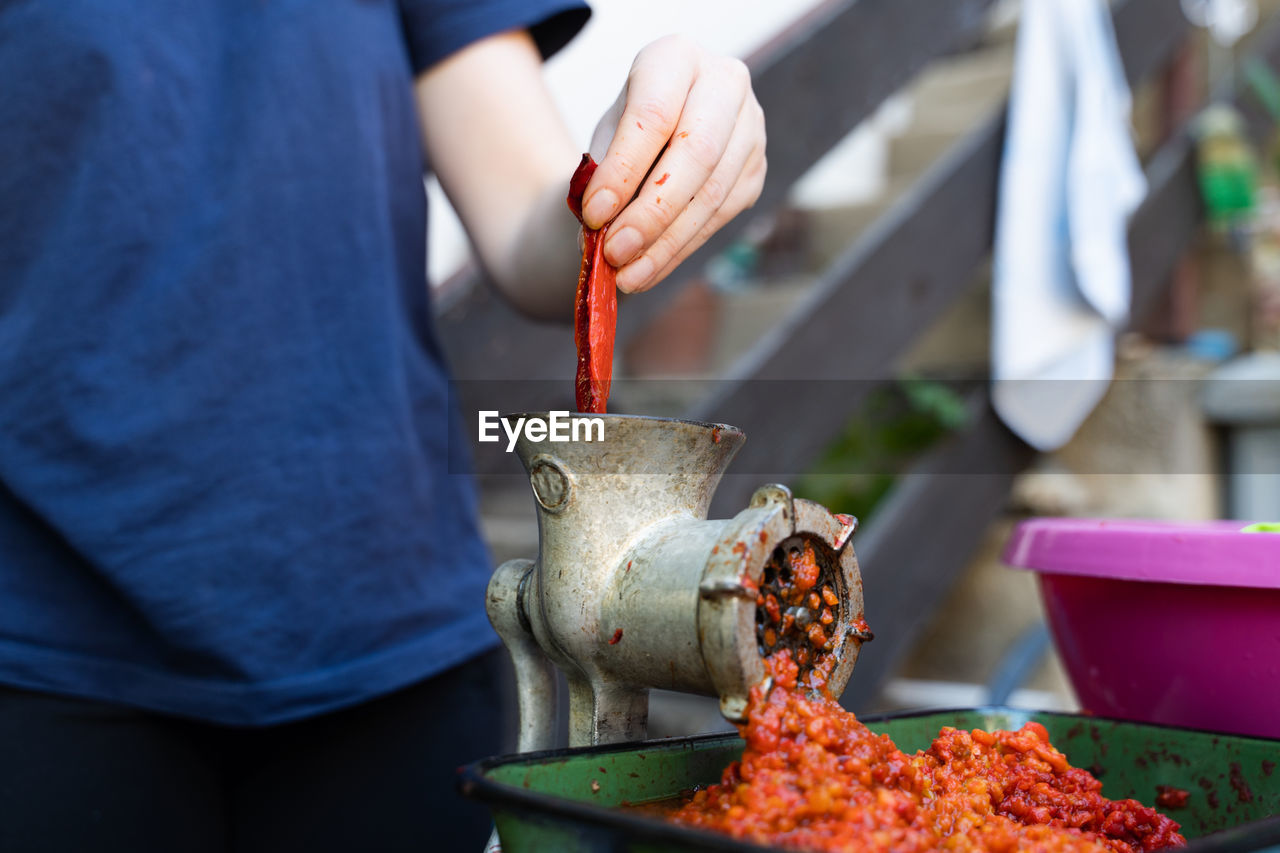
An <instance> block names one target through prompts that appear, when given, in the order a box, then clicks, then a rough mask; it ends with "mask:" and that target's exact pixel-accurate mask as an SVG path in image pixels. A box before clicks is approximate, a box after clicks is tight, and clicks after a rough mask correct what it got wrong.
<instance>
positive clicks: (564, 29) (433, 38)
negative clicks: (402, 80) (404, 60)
mask: <svg viewBox="0 0 1280 853" xmlns="http://www.w3.org/2000/svg"><path fill="white" fill-rule="evenodd" d="M399 3H400V17H401V20H402V23H403V26H404V32H405V41H406V42H407V43H408V45H409V57H410V59H411V61H412V62H413V71H414V73H415V74H417V73H420V72H422V71H424V70H426V69H427V68H430V67H431V66H432V65H434V64H435V63H437V62H439V61H440V60H441V59H444V58H445V57H446V56H448V55H449V54H451V53H453V52H455V51H457V50H460V49H462V48H464V47H466V46H467V45H469V44H471V43H472V42H474V41H478V40H480V39H482V38H484V37H486V36H491V35H494V34H496V33H501V32H505V31H507V30H514V29H527V30H528V31H529V32H530V34H532V36H533V38H534V41H536V42H537V44H538V49H539V50H540V51H541V52H542V58H543V59H546V58H547V57H549V56H551V54H553V53H555V52H556V51H558V50H559V49H560V48H562V47H564V46H565V45H566V44H568V42H569V39H571V38H573V36H574V35H576V34H577V32H578V30H580V29H582V26H583V25H584V24H585V23H586V22H587V18H588V17H590V15H591V10H590V9H588V8H587V6H586V4H585V3H584V2H582V0H399Z"/></svg>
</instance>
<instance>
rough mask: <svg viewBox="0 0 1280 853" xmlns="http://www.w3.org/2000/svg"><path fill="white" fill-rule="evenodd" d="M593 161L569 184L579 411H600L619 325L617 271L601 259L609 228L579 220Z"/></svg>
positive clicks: (585, 160) (583, 165)
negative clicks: (574, 229)
mask: <svg viewBox="0 0 1280 853" xmlns="http://www.w3.org/2000/svg"><path fill="white" fill-rule="evenodd" d="M595 171H596V161H595V160H593V159H591V155H590V154H583V155H582V162H581V163H579V164H578V169H577V171H575V172H574V173H573V177H572V178H571V179H570V180H569V199H568V201H569V209H570V210H572V211H573V215H574V216H576V217H578V221H579V222H582V237H583V249H582V266H581V267H580V268H579V269H578V292H577V295H576V297H575V299H574V306H573V339H574V343H576V344H577V346H578V370H577V374H576V376H575V377H574V399H575V401H576V402H577V406H578V411H580V412H597V413H603V412H604V410H605V403H606V402H607V401H608V399H609V385H610V383H611V382H612V380H613V338H614V332H615V329H616V327H617V324H618V289H617V285H616V284H615V280H616V278H617V275H618V269H617V267H615V266H613V265H612V264H610V263H609V262H608V261H606V260H605V259H604V237H605V233H606V232H607V231H608V229H609V226H607V225H606V226H605V227H604V228H601V229H599V230H594V229H591V228H588V227H587V223H586V222H583V220H582V194H583V193H584V192H585V191H586V189H587V183H588V182H589V181H590V180H591V176H592V175H593V174H595Z"/></svg>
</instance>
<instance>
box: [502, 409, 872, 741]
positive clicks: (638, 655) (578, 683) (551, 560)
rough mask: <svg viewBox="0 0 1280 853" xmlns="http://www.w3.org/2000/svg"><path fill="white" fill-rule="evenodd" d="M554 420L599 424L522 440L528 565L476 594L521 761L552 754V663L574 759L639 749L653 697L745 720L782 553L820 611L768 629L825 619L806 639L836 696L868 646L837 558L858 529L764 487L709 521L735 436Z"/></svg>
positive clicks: (730, 431)
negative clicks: (830, 661) (709, 700)
mask: <svg viewBox="0 0 1280 853" xmlns="http://www.w3.org/2000/svg"><path fill="white" fill-rule="evenodd" d="M556 415H557V416H558V417H560V418H564V417H566V415H565V414H564V413H556ZM521 417H523V418H525V420H526V423H528V422H531V421H537V420H539V419H541V420H543V421H547V422H548V425H549V424H550V421H549V416H548V415H547V414H540V415H523V416H519V415H513V416H507V417H506V418H505V419H506V420H507V421H508V423H509V424H511V423H516V422H517V421H518V419H519V418H521ZM567 417H568V418H570V419H571V420H572V419H579V418H582V419H587V418H599V419H600V421H601V422H602V424H592V423H583V424H577V425H575V426H592V425H593V426H594V429H593V430H592V431H588V430H577V429H574V430H562V431H563V432H565V433H567V434H569V435H571V436H573V437H574V438H575V439H577V440H569V441H562V442H553V441H546V440H544V441H535V440H531V439H530V438H529V433H530V430H528V429H524V430H521V431H520V435H519V438H518V439H517V441H516V445H515V450H516V452H517V453H518V454H519V456H520V461H521V462H523V463H524V467H525V469H526V470H527V471H528V473H529V481H530V484H531V485H532V487H533V496H534V499H535V500H536V502H537V509H538V531H539V540H540V544H539V549H538V558H537V559H536V560H525V559H520V560H511V561H509V562H507V563H504V564H503V565H502V566H500V567H499V568H498V569H497V571H496V572H494V575H493V579H492V580H491V581H490V582H489V589H488V602H487V608H486V609H487V611H488V614H489V619H490V621H492V623H493V625H494V628H496V629H497V631H498V634H499V635H500V636H501V637H502V639H503V641H504V642H505V643H506V646H507V649H508V650H509V651H510V653H511V657H512V660H513V662H514V664H515V671H516V686H517V690H518V694H519V709H520V738H519V749H520V751H522V752H525V751H530V750H536V749H548V748H551V747H552V746H553V745H554V744H553V742H552V741H553V739H554V732H555V730H556V727H555V720H556V708H555V697H556V688H555V680H554V679H555V674H554V670H553V669H552V668H551V665H552V664H553V663H554V664H556V665H558V666H559V667H560V668H561V669H562V670H563V671H564V672H565V674H566V676H567V678H568V684H569V744H570V746H588V745H595V744H604V743H613V742H618V741H629V740H639V739H643V738H644V737H645V733H646V722H647V718H648V709H649V693H648V691H649V689H650V688H654V687H658V688H662V689H666V690H677V691H683V692H688V693H699V694H704V695H709V696H718V697H719V699H720V710H721V712H722V713H723V714H724V716H725V717H726V718H728V719H729V720H732V721H741V720H742V719H743V718H744V715H745V711H746V705H747V695H748V692H749V691H750V689H751V687H752V685H754V684H756V683H758V682H759V681H760V680H761V679H762V678H763V677H764V666H763V662H762V654H763V653H765V652H766V651H771V650H772V648H773V647H775V646H776V645H779V644H784V643H785V642H787V641H786V640H780V639H779V638H778V635H777V633H776V632H770V631H769V630H768V629H769V625H770V624H771V619H770V615H769V614H767V613H766V612H765V608H764V607H762V606H758V604H757V602H758V601H760V600H763V599H764V596H763V595H762V593H761V590H762V589H768V588H769V585H770V584H775V585H776V584H778V583H785V582H788V581H789V578H787V577H785V575H786V574H787V570H786V569H785V568H784V569H783V570H782V574H783V575H784V577H781V578H779V577H778V575H779V572H778V570H777V568H776V567H777V566H778V565H785V556H786V555H787V554H788V553H790V554H792V555H793V557H794V555H796V554H798V553H801V551H803V552H804V554H806V555H807V554H812V555H813V557H812V559H810V563H809V564H808V565H809V566H810V567H811V568H812V565H813V563H814V562H816V564H817V571H818V573H819V575H820V576H819V577H818V579H817V582H816V583H812V588H813V589H814V590H815V591H818V590H821V597H822V599H825V600H821V599H815V598H814V596H813V595H810V596H809V598H807V599H806V601H814V602H815V603H817V604H818V605H819V606H818V607H817V608H814V607H810V606H806V605H804V604H803V603H801V604H800V605H798V606H791V607H789V608H787V612H786V614H785V615H781V614H778V613H777V612H776V605H772V604H771V607H774V609H775V613H774V614H773V616H774V617H775V619H774V620H773V621H777V618H785V619H786V622H787V624H788V626H793V625H798V626H799V627H801V628H804V627H805V626H806V625H817V624H818V623H817V621H816V620H817V619H818V618H819V612H821V618H822V619H823V620H824V622H825V624H823V625H822V626H821V633H820V634H819V636H822V637H826V638H828V639H827V641H826V646H825V648H826V650H827V652H828V653H830V654H832V655H834V661H835V665H834V668H833V670H832V672H831V674H830V676H829V677H828V684H829V687H830V689H831V691H832V693H833V694H835V695H839V693H840V692H841V691H842V690H843V689H844V685H845V683H846V682H847V681H848V679H849V675H850V672H851V670H852V669H853V665H854V662H855V661H856V659H857V657H858V650H859V648H860V647H861V644H862V642H863V641H864V640H866V639H869V638H870V634H869V633H868V632H866V630H865V626H866V623H865V622H864V621H863V620H862V615H863V605H862V579H861V576H860V575H859V572H858V563H857V559H856V558H855V557H854V553H853V548H852V547H851V546H850V544H849V539H850V537H851V536H852V535H853V532H854V529H855V528H856V526H857V522H856V520H855V519H853V518H851V517H849V516H839V515H833V514H832V513H830V512H828V511H827V510H826V509H824V508H823V507H821V506H819V505H818V504H815V503H811V502H809V501H805V500H797V499H793V498H792V496H791V493H790V491H789V490H788V489H786V488H785V487H783V486H776V485H772V486H763V487H761V488H760V489H758V490H757V491H756V492H755V494H754V495H753V496H752V498H751V502H750V504H749V505H748V506H747V508H746V509H744V510H742V511H741V512H739V513H738V514H737V515H736V516H734V517H733V518H730V519H723V520H708V519H707V517H706V515H707V508H708V506H709V505H710V503H711V496H712V493H713V492H714V491H715V488H716V485H717V484H718V483H719V481H720V477H721V475H722V474H723V473H724V470H725V468H726V467H727V466H728V464H729V461H730V460H731V459H732V458H733V456H734V454H735V453H736V452H737V450H738V448H739V447H740V446H741V445H742V443H743V441H744V440H745V437H744V436H743V434H742V432H741V431H740V430H738V429H736V428H734V427H731V426H725V425H721V424H706V423H698V422H694V421H684V420H669V419H663V418H649V417H633V416H626V415H603V416H601V415H586V414H583V415H576V414H575V415H567ZM562 426H563V424H562ZM601 426H603V436H601V435H600V427H601ZM535 432H536V434H537V435H539V436H546V435H547V434H548V432H549V430H548V429H542V428H539V430H536V431H535ZM587 439H591V440H587ZM771 558H773V562H771ZM779 558H782V559H781V560H780V559H779ZM767 566H771V568H769V569H768V570H767V571H766V567H767ZM809 581H810V582H811V581H812V578H810V579H809ZM815 594H817V593H816V592H815ZM810 630H814V629H813V628H810ZM791 634H792V637H793V638H794V637H795V636H800V637H804V636H806V635H805V634H804V632H803V631H792V632H791Z"/></svg>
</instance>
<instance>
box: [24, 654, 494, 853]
mask: <svg viewBox="0 0 1280 853" xmlns="http://www.w3.org/2000/svg"><path fill="white" fill-rule="evenodd" d="M507 666H508V664H507V662H506V657H505V653H502V652H493V653H490V654H487V655H484V656H482V657H481V658H478V659H476V660H474V661H472V662H470V663H468V664H466V665H464V666H462V667H459V668H457V669H454V670H451V671H449V672H446V673H444V674H443V675H440V676H437V677H435V678H432V679H430V680H428V681H426V682H423V683H421V684H418V685H415V686H413V687H410V688H407V689H404V690H401V691H399V692H397V693H394V694H391V695H389V696H385V697H382V698H379V699H376V700H373V701H370V702H367V703H365V704H363V705H359V706H356V707H352V708H349V709H346V710H342V711H338V712H335V713H332V714H327V715H324V716H321V717H317V718H314V719H309V720H303V721H300V722H295V723H286V724H283V725H278V726H271V727H267V728H260V729H240V728H227V727H223V726H213V725H208V724H204V723H197V722H191V721H187V720H178V719H173V718H170V717H164V716H160V715H156V714H150V713H146V712H141V711H136V710H131V709H127V708H120V707H116V706H113V705H106V704H100V703H96V702H87V701H82V700H77V699H66V698H59V697H54V696H49V695H45V694H40V693H32V692H27V691H23V690H13V689H9V688H3V687H0V851H13V853H39V851H57V853H65V851H84V853H93V851H129V853H147V852H148V851H153V850H154V851H164V853H187V851H191V853H204V851H209V853H214V851H217V853H228V851H236V853H241V851H259V850H261V851H272V853H280V851H289V850H306V851H309V853H313V852H317V851H330V850H332V851H356V850H360V851H366V850H367V851H400V850H406V851H407V850H413V851H415V853H423V852H424V851H432V850H441V851H455V850H457V851H463V853H466V851H469V850H470V851H475V853H480V851H481V849H482V847H483V845H484V841H485V838H486V837H487V836H488V832H489V817H488V814H487V812H486V811H485V809H484V807H482V806H480V805H477V804H475V803H471V802H468V801H464V800H463V799H462V798H461V797H460V796H459V795H458V794H457V786H456V773H455V769H456V768H457V767H458V766H459V765H462V764H465V763H467V762H470V761H474V760H476V759H478V758H482V757H484V756H487V755H492V754H494V753H497V752H500V751H503V750H504V749H505V748H507V747H508V746H509V741H508V740H507V739H506V735H507V732H506V728H507V725H508V721H507V717H506V714H505V711H504V704H505V703H504V701H503V696H502V695H501V694H502V692H503V691H501V690H500V689H499V686H498V685H500V684H502V683H504V682H505V680H506V679H507V678H508V676H507V674H506V672H505V668H506V667H507Z"/></svg>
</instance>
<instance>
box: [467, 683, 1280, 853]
mask: <svg viewBox="0 0 1280 853" xmlns="http://www.w3.org/2000/svg"><path fill="white" fill-rule="evenodd" d="M1030 720H1035V721H1037V722H1040V723H1041V724H1043V725H1044V726H1045V728H1046V729H1048V731H1049V735H1050V738H1051V739H1052V741H1053V743H1054V745H1055V746H1057V747H1058V748H1059V749H1061V750H1062V751H1063V752H1064V753H1066V755H1067V757H1068V758H1069V759H1070V761H1071V763H1072V764H1074V765H1075V766H1077V767H1084V768H1087V769H1089V770H1091V771H1092V772H1093V773H1094V775H1095V776H1097V777H1098V778H1099V779H1100V780H1101V781H1102V792H1103V794H1105V795H1106V796H1108V797H1110V798H1112V799H1120V798H1124V797H1133V798H1135V799H1137V800H1140V801H1141V802H1143V803H1145V804H1147V805H1154V803H1155V798H1156V794H1157V786H1161V785H1167V786H1171V787H1174V788H1182V789H1185V790H1186V791H1188V792H1189V793H1190V796H1189V797H1188V800H1187V804H1186V807H1185V808H1181V809H1176V810H1165V811H1166V813H1167V814H1169V815H1170V816H1171V817H1172V818H1173V819H1174V820H1176V821H1178V823H1180V824H1182V831H1183V834H1184V835H1186V836H1187V838H1188V840H1189V841H1190V842H1191V844H1190V846H1189V847H1188V848H1187V849H1188V850H1195V851H1219V853H1226V851H1237V850H1239V851H1246V850H1247V851H1264V850H1265V851H1276V853H1280V741H1276V740H1263V739H1259V738H1249V737H1241V736H1238V735H1225V734H1217V733H1214V732H1202V731H1193V730H1189V729H1177V728H1169V727H1166V726H1155V725H1148V724H1144V723H1133V722H1124V721H1117V720H1103V719H1098V718H1096V717H1087V716H1080V715H1076V714H1056V713H1046V712H1038V711H1021V710H1015V709H1010V708H977V709H970V710H960V711H931V712H927V713H916V714H907V715H896V716H890V717H880V718H867V719H866V720H865V722H866V724H867V725H868V726H869V727H870V728H871V729H873V730H875V731H877V732H885V733H887V734H888V735H889V736H890V737H892V738H893V740H894V741H895V742H896V743H897V744H898V746H899V747H900V748H902V749H903V750H904V751H906V752H914V751H915V750H917V749H923V748H925V747H927V746H928V745H929V743H930V742H932V740H933V738H934V737H936V736H937V734H938V730H939V729H940V728H942V727H943V726H955V727H957V728H961V729H987V730H994V729H1016V728H1018V727H1020V726H1021V725H1022V724H1023V723H1026V722H1028V721H1030ZM741 752H742V741H741V740H740V739H739V738H738V736H737V735H736V734H725V735H704V736H698V737H690V738H674V739H670V740H662V741H647V742H644V743H631V744H619V745H615V746H608V747H592V748H588V749H571V750H556V751H552V752H540V753H530V754H527V755H515V756H507V757H503V758H490V759H486V760H484V761H479V762H476V763H475V764H472V765H469V766H467V767H465V768H463V769H462V781H461V786H462V790H463V792H464V793H465V794H467V795H468V796H471V797H475V798H477V799H480V800H483V801H485V802H486V803H487V804H488V805H489V807H490V809H491V810H492V812H493V816H494V821H495V822H496V824H497V826H498V832H499V835H500V836H501V838H502V849H503V851H504V852H505V853H543V852H544V851H566V853H574V851H578V853H606V851H607V853H652V852H653V851H690V853H693V851H705V850H712V851H737V853H748V851H756V853H759V851H761V850H765V849H767V848H764V847H760V846H758V845H754V844H745V843H742V842H739V841H734V840H732V839H728V838H724V837H721V836H718V835H714V834H711V833H705V832H700V831H695V830H691V829H686V828H684V827H677V826H674V825H670V824H667V823H664V822H663V821H661V820H659V819H656V818H651V817H647V816H644V815H640V814H635V813H631V812H627V811H623V810H620V809H618V808H617V807H618V806H620V805H624V804H639V803H645V802H652V801H655V800H665V799H669V798H671V797H674V796H677V795H679V794H680V792H681V791H685V790H687V789H689V788H692V787H694V786H697V785H706V784H710V783H712V782H716V781H719V778H720V773H721V771H723V770H724V768H725V767H726V766H727V765H728V764H729V762H731V761H733V760H735V759H737V758H738V757H739V756H740V754H741Z"/></svg>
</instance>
